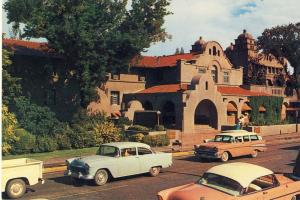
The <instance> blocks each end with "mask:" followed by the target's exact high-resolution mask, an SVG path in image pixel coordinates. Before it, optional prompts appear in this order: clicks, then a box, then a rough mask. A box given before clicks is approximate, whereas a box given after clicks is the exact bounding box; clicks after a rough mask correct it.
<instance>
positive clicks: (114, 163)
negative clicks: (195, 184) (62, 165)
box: [65, 142, 172, 185]
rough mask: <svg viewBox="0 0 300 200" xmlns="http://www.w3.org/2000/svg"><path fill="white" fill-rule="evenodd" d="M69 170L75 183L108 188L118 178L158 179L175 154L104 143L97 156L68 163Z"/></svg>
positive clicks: (138, 145) (132, 144)
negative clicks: (89, 182) (144, 175)
mask: <svg viewBox="0 0 300 200" xmlns="http://www.w3.org/2000/svg"><path fill="white" fill-rule="evenodd" d="M66 162H67V171H66V172H65V175H70V176H71V177H73V178H74V179H75V180H78V179H86V180H92V179H93V180H94V181H95V184H96V185H104V184H105V183H106V182H107V181H108V179H109V178H110V177H112V178H118V177H123V176H130V175H135V174H141V173H147V172H148V173H149V174H150V175H151V176H157V175H158V174H159V172H160V170H161V168H166V167H170V166H171V165H172V154H171V153H163V152H154V151H153V150H152V149H151V148H150V146H149V145H147V144H143V143H138V142H115V143H107V144H102V145H100V147H99V150H98V152H97V154H96V155H93V156H87V157H82V158H81V157H77V158H72V159H68V160H66Z"/></svg>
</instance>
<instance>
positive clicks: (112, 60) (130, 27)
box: [4, 0, 170, 107]
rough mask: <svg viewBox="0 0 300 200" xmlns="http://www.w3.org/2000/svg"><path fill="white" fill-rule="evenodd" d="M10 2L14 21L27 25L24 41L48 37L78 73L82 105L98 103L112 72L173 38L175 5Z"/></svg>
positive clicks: (162, 0) (163, 1) (121, 0)
mask: <svg viewBox="0 0 300 200" xmlns="http://www.w3.org/2000/svg"><path fill="white" fill-rule="evenodd" d="M131 2H132V3H131V7H130V9H126V7H127V4H128V0H97V1H95V0H77V1H68V0H60V1H57V0H35V1H33V0H22V3H19V1H18V0H8V1H7V2H6V3H5V4H4V9H5V10H6V11H7V13H8V15H7V17H8V21H9V23H10V22H14V23H16V24H20V23H24V24H25V29H24V34H23V36H24V37H29V38H32V37H33V38H39V37H42V38H46V39H47V40H48V45H49V47H50V48H52V49H54V50H55V51H56V52H57V53H59V54H61V55H62V56H63V57H64V58H65V62H66V66H68V67H69V68H71V69H74V71H76V72H77V77H78V80H79V82H80V94H81V100H82V101H81V105H82V106H83V107H85V106H86V105H87V104H88V103H89V102H90V101H91V100H94V99H95V98H97V95H96V91H95V87H97V86H99V85H100V83H101V82H103V81H104V77H105V73H106V72H110V71H113V72H119V71H122V70H127V68H128V65H129V62H130V61H131V59H132V58H133V57H135V56H137V55H139V53H140V52H142V51H144V50H145V49H146V48H148V47H150V44H151V43H153V42H158V41H164V40H165V39H167V38H168V37H169V35H168V34H167V33H166V32H165V29H164V28H162V25H163V24H164V17H165V16H166V15H168V14H170V12H168V11H167V9H166V7H167V6H168V5H169V0H132V1H131ZM29 11H30V12H29Z"/></svg>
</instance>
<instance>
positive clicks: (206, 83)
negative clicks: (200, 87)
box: [205, 81, 208, 90]
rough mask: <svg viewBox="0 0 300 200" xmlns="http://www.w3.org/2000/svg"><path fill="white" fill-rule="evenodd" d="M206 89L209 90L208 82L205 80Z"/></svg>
mask: <svg viewBox="0 0 300 200" xmlns="http://www.w3.org/2000/svg"><path fill="white" fill-rule="evenodd" d="M205 90H208V82H207V81H206V82H205Z"/></svg>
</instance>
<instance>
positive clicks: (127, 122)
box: [115, 117, 132, 129]
mask: <svg viewBox="0 0 300 200" xmlns="http://www.w3.org/2000/svg"><path fill="white" fill-rule="evenodd" d="M115 124H116V126H117V127H118V128H122V129H124V128H125V126H130V125H131V124H132V121H131V120H129V119H128V117H120V118H119V119H118V120H117V121H116V123H115Z"/></svg>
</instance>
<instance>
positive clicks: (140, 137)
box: [129, 133, 144, 142]
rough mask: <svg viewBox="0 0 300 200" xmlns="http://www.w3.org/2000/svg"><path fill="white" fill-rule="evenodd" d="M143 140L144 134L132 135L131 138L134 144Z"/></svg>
mask: <svg viewBox="0 0 300 200" xmlns="http://www.w3.org/2000/svg"><path fill="white" fill-rule="evenodd" d="M143 138H144V134H142V133H137V134H134V135H131V136H130V137H129V140H130V141H132V142H142V141H143Z"/></svg>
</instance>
